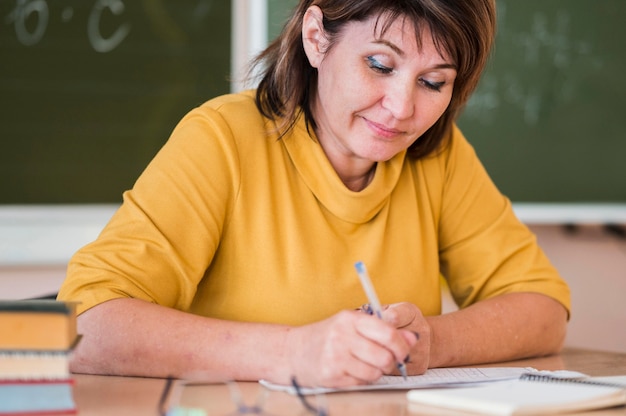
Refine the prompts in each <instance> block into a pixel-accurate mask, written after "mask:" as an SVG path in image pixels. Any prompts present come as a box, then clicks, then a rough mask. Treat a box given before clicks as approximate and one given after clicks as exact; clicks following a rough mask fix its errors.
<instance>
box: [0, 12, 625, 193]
mask: <svg viewBox="0 0 626 416" xmlns="http://www.w3.org/2000/svg"><path fill="white" fill-rule="evenodd" d="M296 3H297V2H296V0H268V6H269V19H270V22H269V26H268V31H269V36H270V38H272V37H274V36H276V35H277V34H278V31H279V30H280V27H281V25H282V23H283V22H284V20H285V18H286V17H287V15H288V13H289V11H290V10H291V9H292V8H293V7H294V6H295V4H296ZM497 4H498V37H497V40H496V49H495V52H494V55H493V57H492V59H491V61H490V64H489V67H488V69H487V72H486V73H485V76H484V77H483V79H482V80H481V84H480V86H479V88H478V90H477V92H476V94H475V95H474V97H473V98H472V100H471V101H470V102H469V104H468V106H467V108H466V110H465V112H464V113H463V115H462V116H461V118H460V120H459V124H460V126H461V128H462V129H463V131H464V132H465V133H466V135H467V136H468V138H469V139H470V141H471V142H472V143H473V144H474V146H475V148H476V150H477V152H478V154H479V156H480V157H481V159H482V160H483V162H484V164H485V166H486V167H487V169H488V171H489V172H490V173H491V176H492V177H493V178H494V181H495V182H496V184H497V185H498V186H499V187H500V189H501V190H502V191H503V192H504V193H505V194H507V195H508V196H509V197H511V199H512V200H513V201H514V202H515V201H518V202H522V201H524V202H626V163H625V161H624V159H626V140H625V139H623V138H622V137H621V135H622V130H623V129H624V127H626V126H625V124H626V122H624V118H623V116H622V115H621V112H622V109H623V107H624V106H623V105H622V101H623V100H624V97H626V78H624V76H623V75H624V74H626V51H625V50H626V48H625V47H624V46H625V45H624V39H626V25H625V24H624V23H623V21H624V19H625V18H626V1H624V0H498V2H497ZM230 7H231V6H230V1H226V0H194V1H191V0H141V1H139V0H137V1H130V0H11V1H9V0H0V110H1V111H0V174H1V175H2V180H0V203H54V202H61V203H73V202H78V203H89V202H119V201H120V198H121V193H122V191H123V190H125V189H128V188H129V187H131V186H132V184H133V182H134V180H135V178H136V177H137V175H138V174H139V173H140V172H141V170H142V169H143V168H144V167H145V165H146V164H147V163H148V161H149V160H150V159H151V158H152V156H153V155H154V153H155V152H156V151H157V150H158V148H159V147H160V146H161V145H162V144H163V143H164V142H165V140H166V139H167V137H168V136H169V133H170V131H171V129H172V128H173V127H174V125H175V124H176V122H177V121H178V120H179V119H180V117H181V116H182V115H183V114H184V113H185V112H187V111H188V110H189V109H190V108H191V107H193V106H196V105H198V104H199V103H201V102H203V101H204V100H206V99H208V98H210V97H212V96H215V95H219V94H222V93H225V92H227V91H228V89H229V83H228V73H229V62H230V52H229V47H230V20H231V19H230Z"/></svg>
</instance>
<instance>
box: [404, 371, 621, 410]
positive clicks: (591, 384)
mask: <svg viewBox="0 0 626 416" xmlns="http://www.w3.org/2000/svg"><path fill="white" fill-rule="evenodd" d="M407 400H408V402H409V410H411V411H415V412H419V413H423V412H427V411H428V409H433V411H434V410H435V409H446V410H449V411H456V412H464V413H475V414H482V415H495V416H508V415H549V414H557V413H568V412H575V411H583V410H592V409H601V408H606V407H613V406H623V405H624V404H626V385H622V384H619V383H610V382H606V381H596V380H592V379H565V378H555V377H551V376H547V375H538V374H525V375H522V376H521V377H520V378H519V379H516V380H508V381H500V382H494V383H488V384H481V385H475V386H472V387H461V388H449V389H430V390H410V391H408V392H407ZM449 414H453V413H449Z"/></svg>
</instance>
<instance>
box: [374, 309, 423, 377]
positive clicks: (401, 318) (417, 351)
mask: <svg viewBox="0 0 626 416" xmlns="http://www.w3.org/2000/svg"><path fill="white" fill-rule="evenodd" d="M383 320H384V321H386V322H388V323H389V324H391V325H393V326H394V327H395V328H398V329H403V330H408V331H411V333H413V334H414V337H415V338H416V342H415V343H413V344H412V345H413V346H412V348H411V351H410V352H409V361H408V362H407V372H408V373H409V374H411V375H415V374H423V373H424V372H425V371H426V370H427V369H428V365H429V362H430V345H431V328H430V325H429V324H428V322H427V321H426V318H424V315H422V311H421V310H420V309H419V308H418V307H417V306H415V305H413V304H412V303H408V302H402V303H394V304H392V305H388V306H387V307H385V308H383Z"/></svg>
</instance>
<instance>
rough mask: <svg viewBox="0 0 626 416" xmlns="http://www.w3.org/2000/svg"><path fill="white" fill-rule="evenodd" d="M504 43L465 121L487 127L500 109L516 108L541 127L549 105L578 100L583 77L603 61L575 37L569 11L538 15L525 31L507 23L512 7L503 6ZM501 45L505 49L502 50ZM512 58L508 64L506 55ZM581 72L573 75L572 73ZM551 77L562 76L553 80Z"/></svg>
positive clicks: (500, 24)
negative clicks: (548, 75)
mask: <svg viewBox="0 0 626 416" xmlns="http://www.w3.org/2000/svg"><path fill="white" fill-rule="evenodd" d="M499 5H500V8H499V13H498V28H499V29H498V38H497V40H496V50H495V55H494V58H493V59H495V62H493V64H494V65H495V66H498V68H497V71H493V72H487V74H486V75H485V76H484V77H483V79H482V81H481V83H480V85H479V87H478V89H477V90H476V92H475V93H474V95H473V96H472V98H471V99H470V101H469V102H468V105H467V108H466V110H465V112H464V117H467V118H468V119H471V120H473V121H477V122H480V123H481V124H485V125H489V124H492V123H494V122H495V121H496V120H497V117H498V114H497V113H498V111H497V110H498V109H499V108H500V107H502V106H505V105H508V106H511V107H512V108H513V109H514V110H515V111H517V112H519V114H520V117H522V118H523V121H524V123H525V124H527V125H531V126H532V125H537V124H539V122H540V119H541V116H542V114H545V112H546V110H547V108H548V107H549V106H557V105H559V104H562V103H567V102H570V101H572V100H575V99H576V98H577V89H578V83H579V80H580V75H578V74H580V73H588V72H595V71H598V70H599V69H601V68H602V66H603V61H602V59H601V58H599V57H598V56H596V55H595V54H594V47H593V43H592V42H591V41H588V40H585V39H579V38H577V37H576V36H575V35H574V34H573V33H572V27H573V26H574V23H576V22H572V16H571V14H570V13H569V12H568V11H567V10H559V11H557V12H555V13H552V14H550V13H547V12H544V11H537V12H535V13H533V14H532V15H531V17H530V18H529V20H528V21H527V22H526V23H525V24H526V27H525V28H523V29H521V30H520V29H517V30H516V29H512V27H514V25H512V24H509V22H507V7H506V4H499ZM499 45H503V46H502V48H503V49H512V50H513V52H511V51H510V50H499V49H498V47H499ZM499 54H506V59H501V58H500V57H501V55H499ZM572 66H575V67H576V68H577V72H576V73H572V71H571V68H572ZM546 74H557V75H559V76H552V77H551V79H550V81H546V79H547V78H548V77H547V76H546Z"/></svg>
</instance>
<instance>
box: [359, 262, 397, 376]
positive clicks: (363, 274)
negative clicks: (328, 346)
mask: <svg viewBox="0 0 626 416" xmlns="http://www.w3.org/2000/svg"><path fill="white" fill-rule="evenodd" d="M354 267H355V268H356V273H357V274H358V275H359V280H360V281H361V286H363V290H365V294H366V295H367V301H368V302H369V304H370V308H371V310H372V312H373V313H374V314H375V315H376V316H377V317H378V319H383V313H382V307H381V306H380V301H379V300H378V296H377V295H376V291H375V290H374V285H372V281H371V279H370V276H369V274H368V273H367V269H366V268H365V264H363V262H362V261H358V262H356V263H355V264H354ZM397 367H398V370H400V374H402V377H403V378H404V379H405V380H406V366H405V365H404V363H398V364H397Z"/></svg>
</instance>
